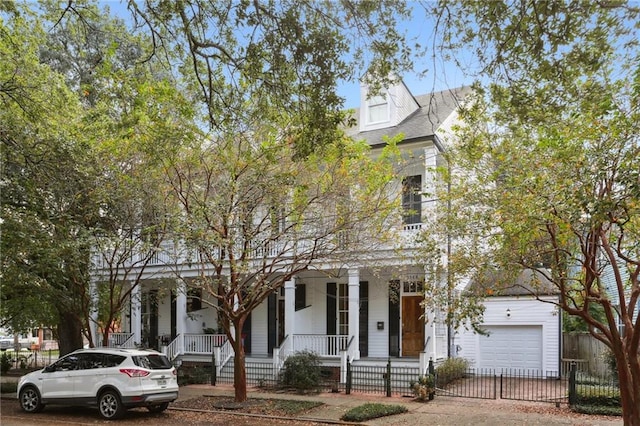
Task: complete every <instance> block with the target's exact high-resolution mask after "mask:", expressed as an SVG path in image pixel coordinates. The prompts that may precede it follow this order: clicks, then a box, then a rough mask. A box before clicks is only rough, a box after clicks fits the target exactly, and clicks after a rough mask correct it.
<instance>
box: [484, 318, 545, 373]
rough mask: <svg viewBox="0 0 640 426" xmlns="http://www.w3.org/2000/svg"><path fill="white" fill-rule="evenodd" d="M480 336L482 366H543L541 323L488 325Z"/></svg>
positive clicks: (522, 367) (515, 367)
mask: <svg viewBox="0 0 640 426" xmlns="http://www.w3.org/2000/svg"><path fill="white" fill-rule="evenodd" d="M484 328H485V329H486V330H487V331H488V332H489V336H480V363H479V366H480V368H494V369H497V370H499V369H504V368H513V369H532V370H534V369H535V370H539V371H540V370H542V326H489V327H484Z"/></svg>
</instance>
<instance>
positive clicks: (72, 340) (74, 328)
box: [58, 312, 83, 356]
mask: <svg viewBox="0 0 640 426" xmlns="http://www.w3.org/2000/svg"><path fill="white" fill-rule="evenodd" d="M82 346H83V341H82V324H81V322H80V320H79V319H78V317H77V316H76V315H75V314H74V313H72V312H60V313H59V314H58V347H59V348H60V356H62V355H66V354H68V353H69V352H73V351H75V350H76V349H80V348H82Z"/></svg>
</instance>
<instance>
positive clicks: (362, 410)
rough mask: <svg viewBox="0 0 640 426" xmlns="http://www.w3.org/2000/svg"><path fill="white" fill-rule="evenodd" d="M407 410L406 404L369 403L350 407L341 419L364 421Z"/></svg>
mask: <svg viewBox="0 0 640 426" xmlns="http://www.w3.org/2000/svg"><path fill="white" fill-rule="evenodd" d="M407 411H408V410H407V407H405V406H404V405H389V404H378V403H367V404H364V405H359V406H357V407H354V408H352V409H350V410H349V411H347V412H346V413H345V414H343V415H342V417H340V419H341V420H344V421H346V422H364V421H367V420H371V419H377V418H379V417H385V416H392V415H394V414H402V413H406V412H407Z"/></svg>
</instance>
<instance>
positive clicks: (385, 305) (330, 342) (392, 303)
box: [109, 268, 447, 371]
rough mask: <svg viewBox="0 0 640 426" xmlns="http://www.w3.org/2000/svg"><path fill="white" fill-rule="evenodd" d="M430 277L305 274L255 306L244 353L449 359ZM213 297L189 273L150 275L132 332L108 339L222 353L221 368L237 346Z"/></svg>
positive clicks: (188, 355) (134, 305)
mask: <svg viewBox="0 0 640 426" xmlns="http://www.w3.org/2000/svg"><path fill="white" fill-rule="evenodd" d="M423 282H424V273H423V272H422V273H421V272H420V269H419V268H405V269H403V270H394V271H393V272H392V273H386V274H385V273H380V272H379V271H372V270H368V269H366V268H348V269H346V270H345V269H342V270H332V271H322V272H319V271H313V272H311V271H309V272H305V273H304V274H300V275H299V276H297V277H295V279H292V280H290V281H287V282H285V285H284V286H283V287H282V288H280V289H278V290H276V291H275V292H274V293H273V294H272V295H270V296H269V297H268V299H267V300H265V301H264V302H263V303H262V304H261V305H260V306H259V307H258V308H257V309H255V310H254V311H253V312H252V314H251V316H250V318H249V319H248V320H247V322H246V323H245V328H244V329H243V332H242V335H243V344H244V348H245V351H246V353H247V355H248V356H250V357H257V358H260V359H262V360H269V362H271V363H272V364H273V365H274V368H275V369H276V371H277V370H279V369H280V368H281V366H282V364H283V363H284V361H285V360H286V358H287V357H288V356H290V355H291V354H293V353H296V352H300V351H311V352H314V353H316V354H318V355H319V356H320V358H321V360H322V362H323V363H324V364H326V365H334V366H338V365H340V366H341V371H345V370H346V367H345V366H346V363H347V362H356V361H359V360H362V361H363V362H364V361H367V362H377V363H379V364H383V363H384V362H386V360H388V359H389V358H393V359H400V360H404V361H406V362H407V363H410V364H415V365H420V366H421V368H423V367H424V368H426V364H427V363H428V360H429V359H433V360H434V361H436V360H439V359H442V358H445V357H446V356H447V334H446V331H447V329H446V327H445V326H444V324H443V323H442V321H441V320H440V317H439V314H438V312H434V311H432V312H429V311H427V312H426V313H425V312H424V306H425V304H424V303H423V301H424V296H423V295H422V283H423ZM210 302H211V301H210V300H207V295H206V294H202V292H201V291H200V292H198V289H192V288H188V287H187V285H186V283H185V280H173V281H170V280H168V279H163V280H155V281H154V280H150V281H148V282H145V283H143V285H140V286H137V287H136V288H135V289H134V291H133V292H132V297H131V303H130V306H129V312H128V313H127V315H125V318H124V320H123V323H122V328H123V329H124V330H127V329H128V330H129V331H128V332H122V333H112V334H111V337H110V340H109V343H110V345H111V344H112V342H113V345H115V346H121V347H126V346H129V347H136V346H143V347H152V348H155V349H158V350H160V351H162V352H165V353H166V354H167V355H168V356H169V358H170V359H171V360H173V361H174V362H177V363H180V362H185V361H200V362H211V360H212V359H215V363H216V366H217V368H218V369H222V368H223V367H224V365H225V364H226V363H228V362H229V360H230V359H231V358H232V357H233V350H232V348H231V346H230V344H229V343H228V342H227V338H226V335H225V334H223V333H222V332H221V331H222V330H220V328H219V327H218V321H217V312H216V310H215V309H214V308H213V307H212V306H211V303H210ZM427 306H428V304H427ZM425 318H426V321H425ZM421 371H422V370H421Z"/></svg>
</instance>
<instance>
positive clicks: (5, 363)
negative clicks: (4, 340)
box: [0, 351, 11, 374]
mask: <svg viewBox="0 0 640 426" xmlns="http://www.w3.org/2000/svg"><path fill="white" fill-rule="evenodd" d="M10 368H11V359H10V358H9V355H8V354H7V352H6V351H5V352H2V356H0V372H1V373H2V374H7V371H9V369H10Z"/></svg>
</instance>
